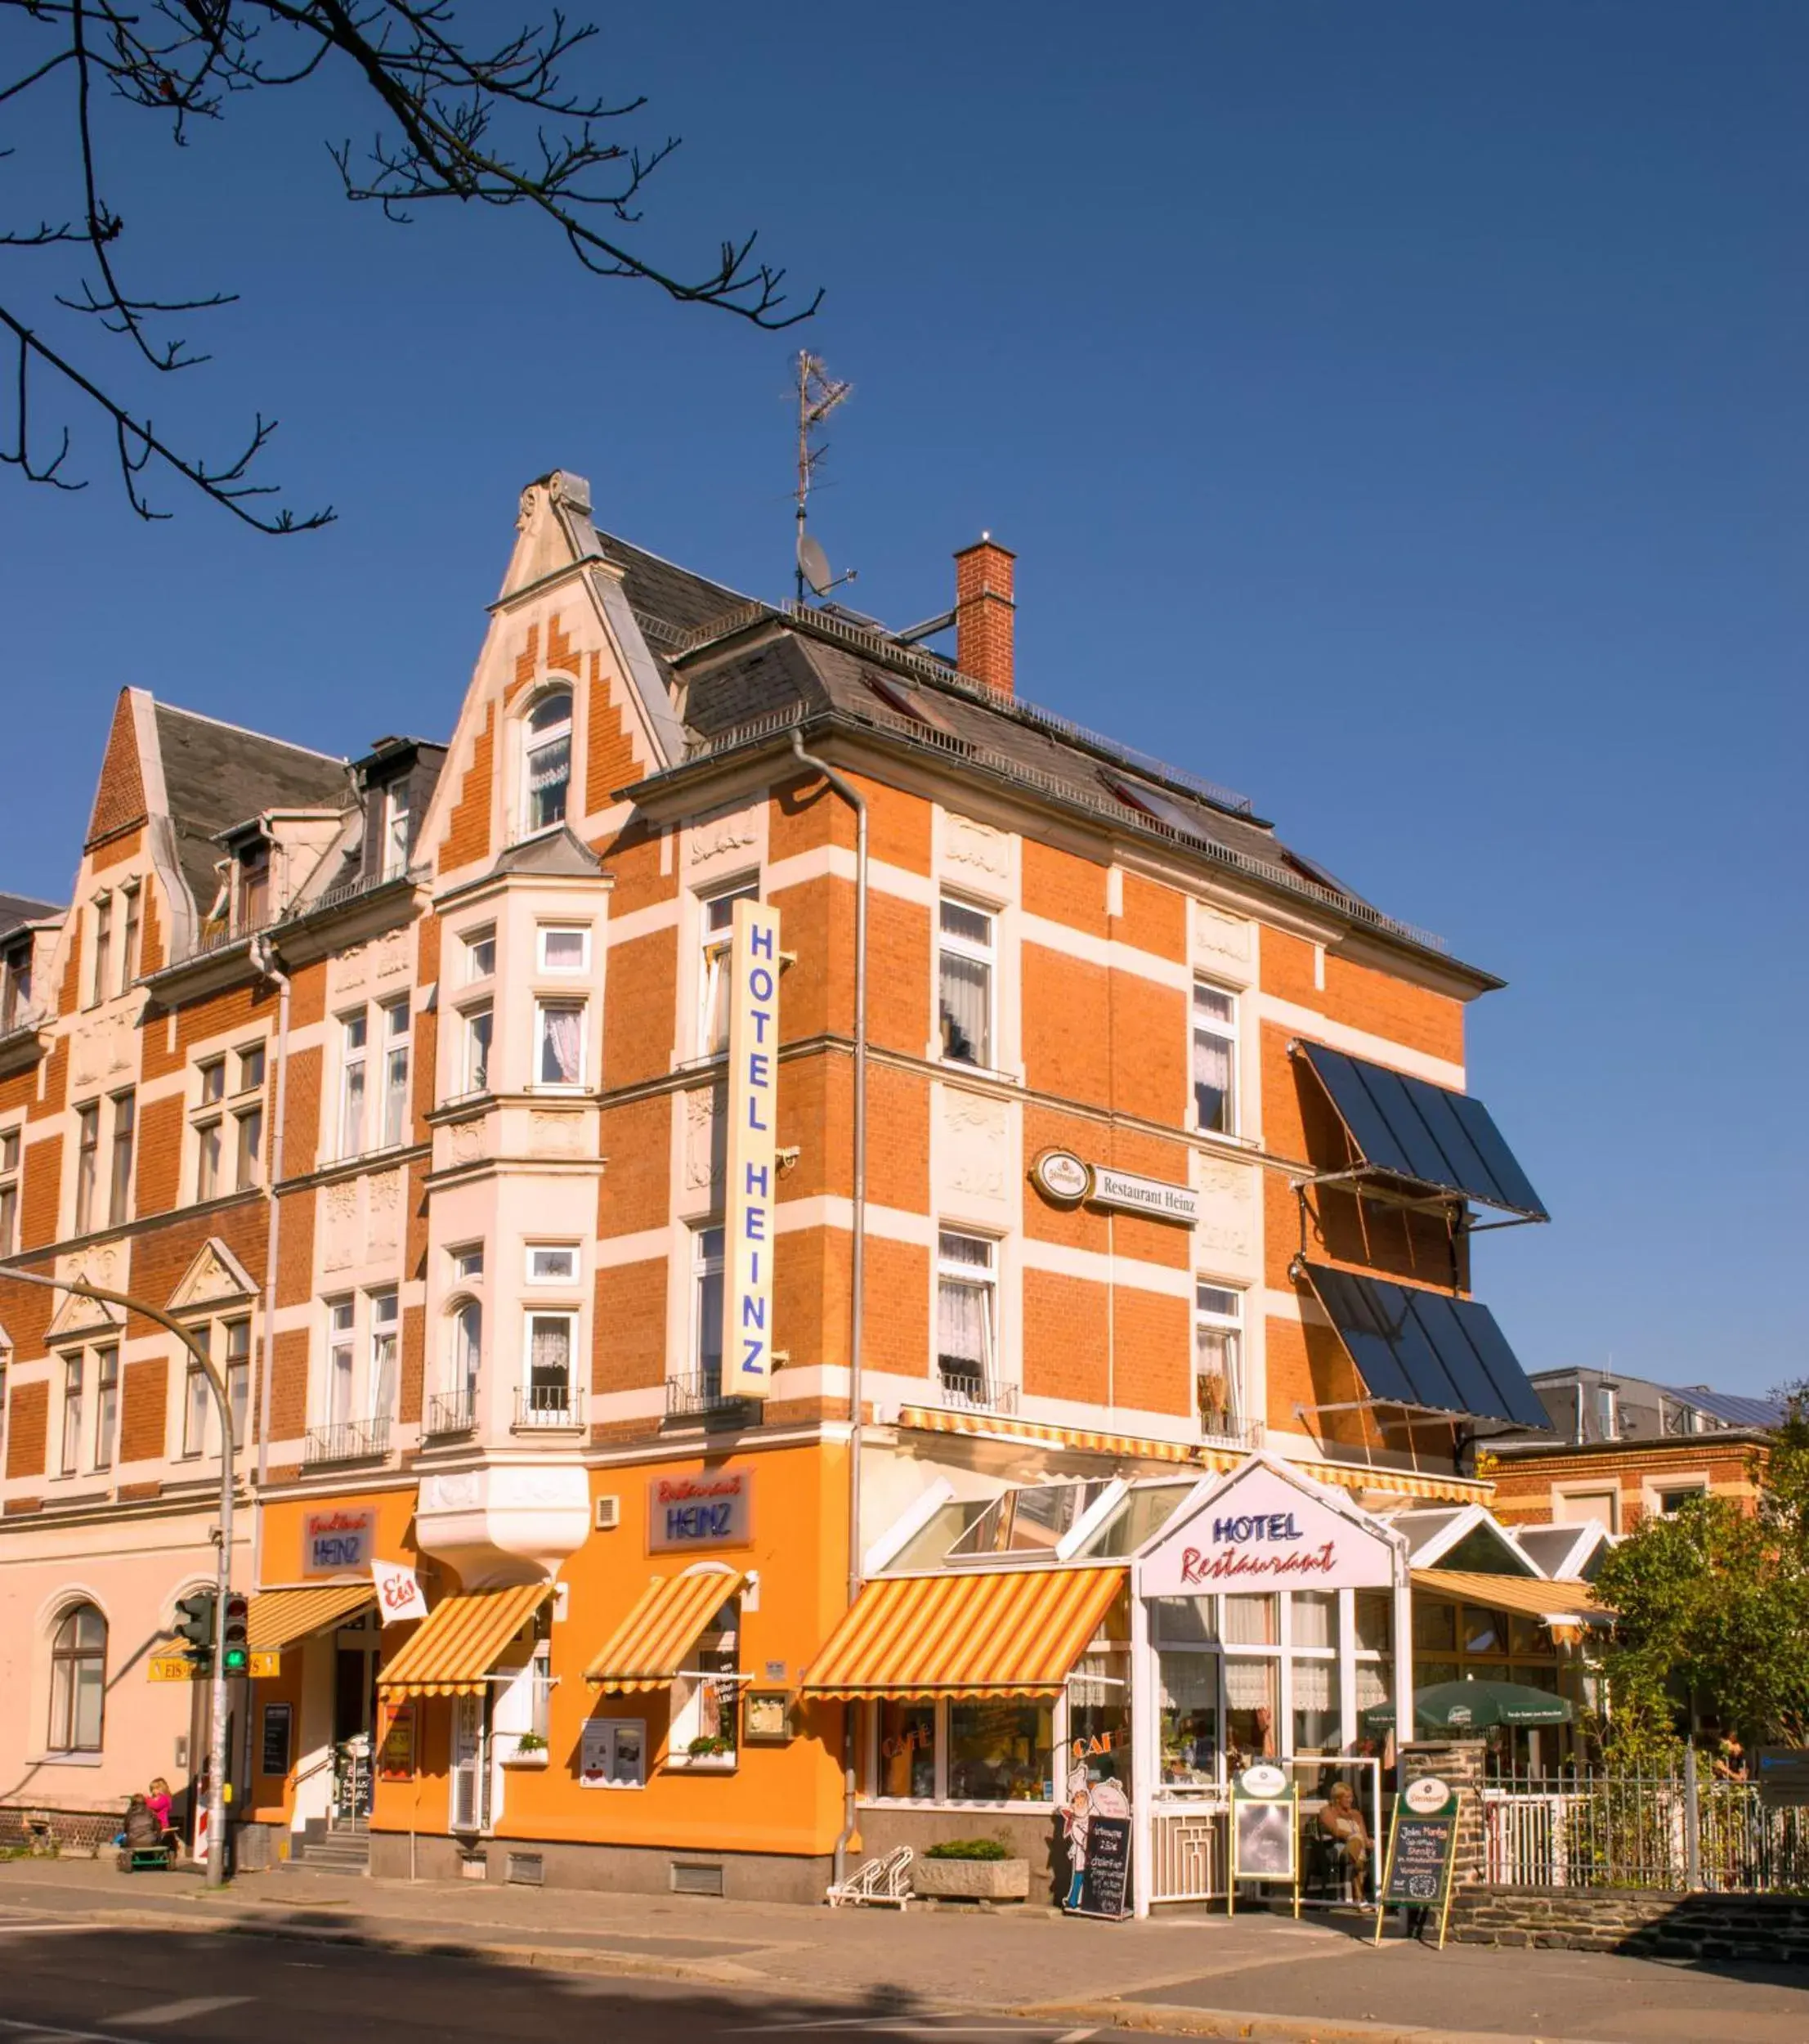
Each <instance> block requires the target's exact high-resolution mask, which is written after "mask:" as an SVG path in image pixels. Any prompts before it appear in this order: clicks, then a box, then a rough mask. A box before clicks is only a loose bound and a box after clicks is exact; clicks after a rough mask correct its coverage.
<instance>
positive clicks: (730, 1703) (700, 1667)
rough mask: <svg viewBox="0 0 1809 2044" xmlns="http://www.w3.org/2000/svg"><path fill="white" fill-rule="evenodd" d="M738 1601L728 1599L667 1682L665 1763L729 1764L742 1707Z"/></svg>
mask: <svg viewBox="0 0 1809 2044" xmlns="http://www.w3.org/2000/svg"><path fill="white" fill-rule="evenodd" d="M686 1660H687V1665H686V1668H685V1670H684V1673H683V1674H681V1675H680V1676H679V1678H678V1680H677V1681H676V1682H675V1683H674V1684H673V1685H672V1717H671V1728H670V1731H669V1733H668V1736H667V1748H666V1764H667V1765H668V1766H669V1767H670V1766H678V1767H694V1766H697V1765H700V1764H701V1765H703V1766H706V1767H707V1766H710V1765H712V1764H714V1765H715V1766H719V1767H722V1766H732V1765H733V1764H734V1761H735V1755H736V1746H737V1731H738V1728H739V1720H740V1718H741V1711H740V1709H739V1707H738V1706H739V1703H740V1692H741V1683H740V1672H741V1599H740V1598H737V1597H732V1598H729V1599H728V1602H726V1603H725V1604H723V1607H722V1608H721V1609H720V1610H719V1611H718V1612H717V1613H716V1615H715V1616H714V1617H713V1618H712V1619H711V1620H710V1623H709V1625H707V1626H706V1627H705V1629H704V1630H703V1632H702V1633H701V1634H699V1635H698V1638H697V1643H696V1645H695V1646H694V1647H692V1650H691V1652H690V1653H689V1654H688V1655H687V1656H686Z"/></svg>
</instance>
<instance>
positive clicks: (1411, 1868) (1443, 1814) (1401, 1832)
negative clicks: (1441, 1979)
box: [1376, 1774, 1462, 1952]
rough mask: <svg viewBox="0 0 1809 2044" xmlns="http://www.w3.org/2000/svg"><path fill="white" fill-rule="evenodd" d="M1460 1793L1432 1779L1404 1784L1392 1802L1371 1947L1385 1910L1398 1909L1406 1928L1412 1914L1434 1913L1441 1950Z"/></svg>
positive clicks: (1448, 1912)
mask: <svg viewBox="0 0 1809 2044" xmlns="http://www.w3.org/2000/svg"><path fill="white" fill-rule="evenodd" d="M1461 1802H1462V1793H1461V1791H1458V1790H1456V1789H1453V1787H1452V1786H1450V1784H1449V1782H1444V1781H1442V1780H1441V1779H1440V1777H1438V1776H1437V1775H1435V1774H1425V1775H1422V1776H1421V1777H1420V1778H1419V1780H1418V1781H1417V1782H1408V1785H1407V1786H1406V1787H1405V1788H1404V1789H1403V1790H1402V1791H1401V1792H1400V1793H1399V1795H1397V1796H1396V1797H1395V1822H1394V1824H1393V1827H1391V1829H1390V1835H1389V1840H1388V1865H1387V1867H1386V1871H1384V1873H1383V1875H1382V1881H1381V1887H1380V1888H1379V1889H1377V1892H1376V1943H1377V1944H1380V1943H1381V1934H1382V1924H1383V1921H1384V1919H1385V1918H1386V1916H1387V1913H1388V1912H1389V1911H1390V1909H1404V1910H1406V1911H1407V1912H1408V1923H1409V1925H1411V1924H1412V1921H1413V1916H1414V1914H1415V1913H1416V1912H1419V1913H1422V1914H1423V1913H1424V1912H1426V1911H1427V1910H1431V1909H1436V1910H1437V1911H1438V1912H1439V1949H1440V1951H1441V1952H1442V1951H1444V1934H1445V1929H1446V1926H1447V1925H1449V1922H1450V1921H1451V1889H1452V1885H1453V1874H1454V1872H1455V1871H1456V1867H1457V1815H1458V1811H1459V1809H1460V1806H1461Z"/></svg>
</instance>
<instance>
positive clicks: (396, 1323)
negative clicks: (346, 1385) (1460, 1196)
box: [370, 1292, 401, 1420]
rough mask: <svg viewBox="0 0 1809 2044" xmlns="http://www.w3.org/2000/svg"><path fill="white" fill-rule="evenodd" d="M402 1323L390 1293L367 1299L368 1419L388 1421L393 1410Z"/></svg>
mask: <svg viewBox="0 0 1809 2044" xmlns="http://www.w3.org/2000/svg"><path fill="white" fill-rule="evenodd" d="M400 1329H401V1320H400V1317H399V1315H398V1311H397V1307H396V1294H395V1293H393V1292H373V1293H371V1295H370V1416H371V1418H372V1419H376V1420H387V1419H390V1418H392V1416H393V1415H394V1413H395V1410H396V1337H397V1334H398V1333H399V1331H400Z"/></svg>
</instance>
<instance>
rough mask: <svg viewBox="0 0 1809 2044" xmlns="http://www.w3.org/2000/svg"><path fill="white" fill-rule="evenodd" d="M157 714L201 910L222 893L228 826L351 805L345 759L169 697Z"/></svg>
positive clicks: (187, 867) (187, 869)
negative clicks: (182, 706)
mask: <svg viewBox="0 0 1809 2044" xmlns="http://www.w3.org/2000/svg"><path fill="white" fill-rule="evenodd" d="M156 714H157V745H158V750H159V752H160V753H161V754H162V755H163V787H164V791H165V792H166V794H167V795H168V799H169V814H170V820H171V822H172V824H173V826H174V827H175V831H176V854H177V863H179V864H180V865H181V869H182V877H183V878H184V880H186V881H187V882H188V888H189V892H190V894H191V895H192V896H193V897H194V899H195V911H196V912H197V913H198V914H199V915H203V916H204V915H206V913H207V912H208V908H210V907H211V906H212V905H213V899H214V896H215V894H217V891H218V886H219V883H218V880H217V876H216V874H215V872H214V867H215V866H216V865H217V863H218V862H219V858H220V847H219V846H218V845H217V844H215V843H214V841H213V840H214V839H215V837H216V836H217V835H218V834H219V833H220V832H221V831H225V830H230V829H231V827H232V826H233V825H234V824H235V823H244V822H245V820H246V819H247V818H249V817H253V816H256V815H257V814H259V812H260V811H262V810H264V809H347V808H349V807H350V806H351V804H352V799H353V794H352V778H351V775H350V773H349V771H348V770H347V765H346V762H345V761H344V760H334V759H329V757H328V756H327V755H325V753H321V752H311V751H309V750H308V749H307V746H298V745H290V744H289V742H287V741H286V740H285V739H282V738H269V737H265V736H264V735H263V734H262V733H261V732H256V731H244V730H241V729H240V728H239V726H238V725H236V724H222V723H220V722H219V721H218V720H217V719H216V718H213V717H204V716H202V715H199V713H197V712H196V711H195V710H178V709H177V708H176V707H174V706H173V705H172V704H169V703H167V702H159V704H157V705H156Z"/></svg>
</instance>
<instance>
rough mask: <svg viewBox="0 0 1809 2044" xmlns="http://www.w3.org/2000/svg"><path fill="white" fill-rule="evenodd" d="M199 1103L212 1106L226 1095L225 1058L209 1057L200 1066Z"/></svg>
mask: <svg viewBox="0 0 1809 2044" xmlns="http://www.w3.org/2000/svg"><path fill="white" fill-rule="evenodd" d="M199 1069H200V1079H201V1105H203V1106H204V1107H212V1106H213V1105H214V1103H215V1102H216V1101H217V1100H224V1099H225V1098H226V1060H225V1059H224V1058H223V1057H210V1058H209V1059H208V1061H207V1062H206V1063H205V1064H204V1065H202V1066H201V1067H200V1068H199Z"/></svg>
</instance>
